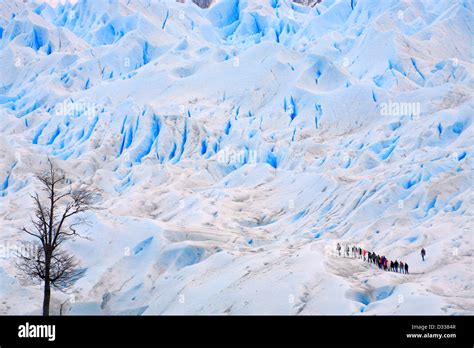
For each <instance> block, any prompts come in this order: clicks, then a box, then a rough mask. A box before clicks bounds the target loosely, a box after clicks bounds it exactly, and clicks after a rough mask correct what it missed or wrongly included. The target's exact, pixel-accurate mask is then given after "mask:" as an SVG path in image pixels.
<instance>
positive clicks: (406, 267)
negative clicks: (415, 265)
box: [405, 262, 408, 274]
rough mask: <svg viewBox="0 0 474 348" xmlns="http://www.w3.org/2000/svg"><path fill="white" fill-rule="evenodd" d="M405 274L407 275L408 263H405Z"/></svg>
mask: <svg viewBox="0 0 474 348" xmlns="http://www.w3.org/2000/svg"><path fill="white" fill-rule="evenodd" d="M405 273H406V274H408V263H406V262H405Z"/></svg>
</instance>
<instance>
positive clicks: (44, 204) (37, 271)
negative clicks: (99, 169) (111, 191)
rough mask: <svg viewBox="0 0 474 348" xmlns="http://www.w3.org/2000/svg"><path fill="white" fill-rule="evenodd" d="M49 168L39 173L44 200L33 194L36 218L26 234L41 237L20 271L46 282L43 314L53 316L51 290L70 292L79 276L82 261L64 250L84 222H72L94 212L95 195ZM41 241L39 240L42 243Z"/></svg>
mask: <svg viewBox="0 0 474 348" xmlns="http://www.w3.org/2000/svg"><path fill="white" fill-rule="evenodd" d="M48 164H49V168H48V170H47V171H46V172H45V173H42V174H38V175H37V178H38V180H39V181H40V182H41V185H42V191H43V192H44V195H43V196H44V199H42V198H41V197H40V195H39V194H38V193H35V194H34V195H32V196H31V197H32V199H33V201H34V207H35V208H34V216H32V217H31V223H32V225H31V228H30V227H23V228H22V231H23V232H24V233H26V234H28V235H30V236H33V237H35V238H37V240H35V241H34V242H32V243H30V247H29V248H27V249H26V252H23V253H22V254H21V255H20V261H19V262H18V263H17V265H18V268H19V269H20V271H21V272H22V273H24V274H25V275H26V276H27V277H28V278H30V279H34V280H39V281H40V282H44V298H43V315H45V316H47V315H49V304H50V299H51V287H55V288H58V289H63V290H64V289H67V288H68V287H70V286H71V285H72V284H73V283H74V281H75V279H76V278H77V275H78V274H79V273H78V272H79V269H78V266H79V264H78V262H77V261H76V259H75V258H74V256H72V255H70V253H68V252H67V251H65V250H64V249H63V248H61V246H62V243H63V242H64V241H66V240H68V239H70V238H74V237H75V236H77V233H76V230H75V227H76V226H77V225H79V224H81V223H83V222H84V221H83V220H76V222H75V223H69V221H70V220H72V219H71V218H72V217H73V216H75V215H77V214H80V213H83V212H85V211H87V210H90V209H92V206H91V203H92V193H91V191H89V190H88V189H85V188H78V189H76V190H73V189H72V187H71V185H66V183H67V180H66V176H65V174H64V172H62V171H61V170H59V169H58V168H56V167H55V166H54V164H53V162H52V161H51V160H50V159H48ZM38 240H39V241H38Z"/></svg>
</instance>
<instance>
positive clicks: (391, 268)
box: [390, 261, 394, 272]
mask: <svg viewBox="0 0 474 348" xmlns="http://www.w3.org/2000/svg"><path fill="white" fill-rule="evenodd" d="M390 270H391V271H392V272H393V270H394V269H393V261H390Z"/></svg>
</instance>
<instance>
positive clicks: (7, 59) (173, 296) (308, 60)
mask: <svg viewBox="0 0 474 348" xmlns="http://www.w3.org/2000/svg"><path fill="white" fill-rule="evenodd" d="M473 23H474V21H473V4H472V2H471V1H468V0H440V1H429V0H403V1H396V0H387V1H377V0H322V1H311V0H310V1H306V0H304V1H303V0H299V1H294V2H293V1H291V0H213V1H208V0H205V1H199V0H195V1H194V0H193V1H190V0H188V1H184V0H181V1H174V0H161V1H158V0H97V1H92V0H77V1H40V0H35V1H28V2H23V1H20V0H10V1H0V233H1V237H0V238H1V250H0V284H1V285H0V294H1V295H0V297H1V299H2V301H1V302H0V313H1V314H7V315H17V314H26V315H30V314H31V315H36V314H39V313H41V304H42V288H41V287H40V286H38V285H34V284H30V283H28V282H25V281H24V280H22V279H20V278H19V277H18V275H17V270H16V268H15V264H14V259H15V253H14V251H15V250H16V248H17V247H18V245H19V243H20V242H21V241H22V240H25V238H26V237H25V235H23V234H21V233H20V232H19V231H20V228H21V227H22V226H23V225H24V224H26V223H28V221H29V220H28V218H27V217H28V216H29V215H30V214H31V210H32V204H33V202H32V201H31V199H30V194H32V193H34V192H35V191H37V190H38V188H39V183H38V181H37V180H36V179H35V177H34V174H35V173H37V172H39V171H41V170H42V169H43V168H44V166H45V165H46V163H47V160H48V158H51V159H52V160H54V161H55V163H57V164H58V165H59V166H60V167H61V168H62V169H63V170H64V171H65V172H66V173H67V175H68V177H69V178H70V179H71V180H72V182H83V183H85V184H87V185H88V186H89V187H91V188H92V189H93V190H94V192H95V193H96V194H97V198H96V202H95V203H96V205H97V206H98V208H99V209H96V210H93V211H90V212H87V213H86V214H84V215H85V216H83V218H85V219H87V221H88V223H87V224H82V225H81V226H80V228H79V231H80V234H81V236H83V238H76V239H74V240H71V241H68V242H67V244H65V247H66V248H67V249H68V250H70V251H71V252H72V253H73V254H74V255H76V256H77V257H78V258H79V259H80V261H81V266H82V270H81V275H80V277H79V279H78V280H77V282H76V284H75V286H74V287H73V288H72V289H71V290H70V291H68V292H60V291H54V292H53V293H52V303H51V312H52V314H59V313H61V314H62V315H73V314H79V315H81V314H99V315H107V314H129V315H154V314H343V315H352V314H355V315H386V314H395V315H406V314H446V315H463V314H471V315H472V314H473V313H474V273H473V267H472V266H473V250H474V248H473V230H474V229H473V216H472V208H473V201H474V199H473V197H474V196H473V194H472V187H473V159H472V155H473V154H474V142H473V139H474V137H473V135H474V134H473V127H472V119H473V108H474V101H473V90H474V80H473V72H474V65H473V50H472V44H473ZM338 242H339V243H341V244H343V245H353V244H356V245H359V246H362V247H364V248H365V249H367V250H373V251H376V252H377V253H380V254H381V255H382V254H384V255H387V257H389V258H390V259H392V258H393V259H395V258H396V259H399V260H403V261H406V262H407V263H408V264H409V265H410V271H411V272H410V273H411V274H409V275H405V274H398V273H393V272H383V271H380V270H379V269H377V268H374V267H371V266H370V265H369V264H367V263H364V262H362V261H360V260H357V259H351V258H343V257H338V256H337V255H336V251H335V246H336V244H337V243H338ZM422 247H424V248H425V249H426V250H427V258H426V261H425V262H422V261H421V257H420V255H419V253H420V250H421V248H422Z"/></svg>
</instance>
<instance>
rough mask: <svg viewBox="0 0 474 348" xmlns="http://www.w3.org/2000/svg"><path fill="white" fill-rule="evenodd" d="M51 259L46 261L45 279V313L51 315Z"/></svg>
mask: <svg viewBox="0 0 474 348" xmlns="http://www.w3.org/2000/svg"><path fill="white" fill-rule="evenodd" d="M50 262H51V261H50V259H49V258H47V260H46V262H45V268H46V269H45V279H44V297H43V315H44V316H49V301H50V300H51V283H50V279H49V269H50V266H51V265H50Z"/></svg>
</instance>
